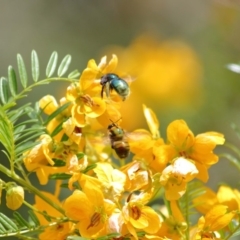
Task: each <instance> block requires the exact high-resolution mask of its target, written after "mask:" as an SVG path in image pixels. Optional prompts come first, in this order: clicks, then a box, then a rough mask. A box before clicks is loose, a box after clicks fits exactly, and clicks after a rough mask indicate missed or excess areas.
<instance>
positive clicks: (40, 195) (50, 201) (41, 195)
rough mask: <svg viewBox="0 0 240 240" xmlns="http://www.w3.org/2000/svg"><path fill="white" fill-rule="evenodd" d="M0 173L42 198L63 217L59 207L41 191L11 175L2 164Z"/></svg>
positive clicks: (13, 174)
mask: <svg viewBox="0 0 240 240" xmlns="http://www.w3.org/2000/svg"><path fill="white" fill-rule="evenodd" d="M0 171H1V172H3V173H5V174H6V175H7V176H8V177H10V178H11V179H13V180H14V181H16V182H18V183H19V184H20V185H21V186H24V187H25V188H26V189H28V190H29V191H30V192H32V193H34V194H35V195H37V196H39V197H40V198H42V199H43V200H44V201H45V202H46V203H48V204H49V205H50V206H52V207H53V208H55V209H56V210H57V211H59V212H60V213H61V214H63V215H65V213H64V210H63V209H62V208H61V207H60V206H59V205H57V204H56V203H55V202H53V201H52V200H51V199H49V198H48V197H46V196H45V195H44V194H43V193H42V192H41V191H39V190H38V189H37V188H35V187H34V186H33V185H31V183H28V182H26V181H25V180H24V179H22V178H20V177H19V176H18V175H17V174H16V173H12V172H11V171H10V170H9V169H7V168H6V167H4V166H3V165H2V164H0Z"/></svg>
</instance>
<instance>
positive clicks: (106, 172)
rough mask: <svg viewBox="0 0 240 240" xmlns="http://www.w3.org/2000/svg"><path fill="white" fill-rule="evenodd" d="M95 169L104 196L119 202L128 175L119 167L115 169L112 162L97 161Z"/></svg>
mask: <svg viewBox="0 0 240 240" xmlns="http://www.w3.org/2000/svg"><path fill="white" fill-rule="evenodd" d="M93 171H94V172H95V173H96V175H97V178H98V180H99V181H100V182H101V189H102V192H103V194H104V197H105V198H106V199H110V200H112V201H116V202H117V201H118V200H119V198H120V196H121V195H122V193H123V191H124V185H125V182H126V175H125V174H124V173H123V172H121V171H119V170H118V169H113V167H112V165H111V164H110V163H104V162H100V163H97V167H96V168H94V169H93Z"/></svg>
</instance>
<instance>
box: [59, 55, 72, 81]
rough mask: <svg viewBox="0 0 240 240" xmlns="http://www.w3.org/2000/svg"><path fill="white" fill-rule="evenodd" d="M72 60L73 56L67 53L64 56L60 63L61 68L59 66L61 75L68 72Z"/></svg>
mask: <svg viewBox="0 0 240 240" xmlns="http://www.w3.org/2000/svg"><path fill="white" fill-rule="evenodd" d="M71 60H72V57H71V56H70V55H67V56H65V57H64V58H63V60H62V62H61V63H60V65H59V68H58V76H59V77H61V76H63V75H64V74H65V73H66V72H67V70H68V67H69V65H70V63H71Z"/></svg>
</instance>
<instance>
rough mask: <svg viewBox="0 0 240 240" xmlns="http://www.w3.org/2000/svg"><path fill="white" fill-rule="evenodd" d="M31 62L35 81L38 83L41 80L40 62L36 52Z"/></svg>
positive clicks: (33, 53)
mask: <svg viewBox="0 0 240 240" xmlns="http://www.w3.org/2000/svg"><path fill="white" fill-rule="evenodd" d="M31 62H32V77H33V81H34V82H37V81H38V78H39V60H38V55H37V52H36V51H35V50H33V51H32V55H31Z"/></svg>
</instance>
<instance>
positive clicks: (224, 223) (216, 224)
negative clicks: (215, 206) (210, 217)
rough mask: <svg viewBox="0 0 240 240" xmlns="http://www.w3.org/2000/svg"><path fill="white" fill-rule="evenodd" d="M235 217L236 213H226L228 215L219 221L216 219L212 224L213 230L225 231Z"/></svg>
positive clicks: (221, 217)
mask: <svg viewBox="0 0 240 240" xmlns="http://www.w3.org/2000/svg"><path fill="white" fill-rule="evenodd" d="M234 216H235V213H234V212H230V213H226V214H224V215H222V216H220V217H219V218H218V219H216V220H215V221H214V222H213V223H212V225H211V230H212V231H219V230H221V229H223V228H224V227H226V226H227V225H228V224H229V223H230V222H231V220H232V219H233V217H234Z"/></svg>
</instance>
